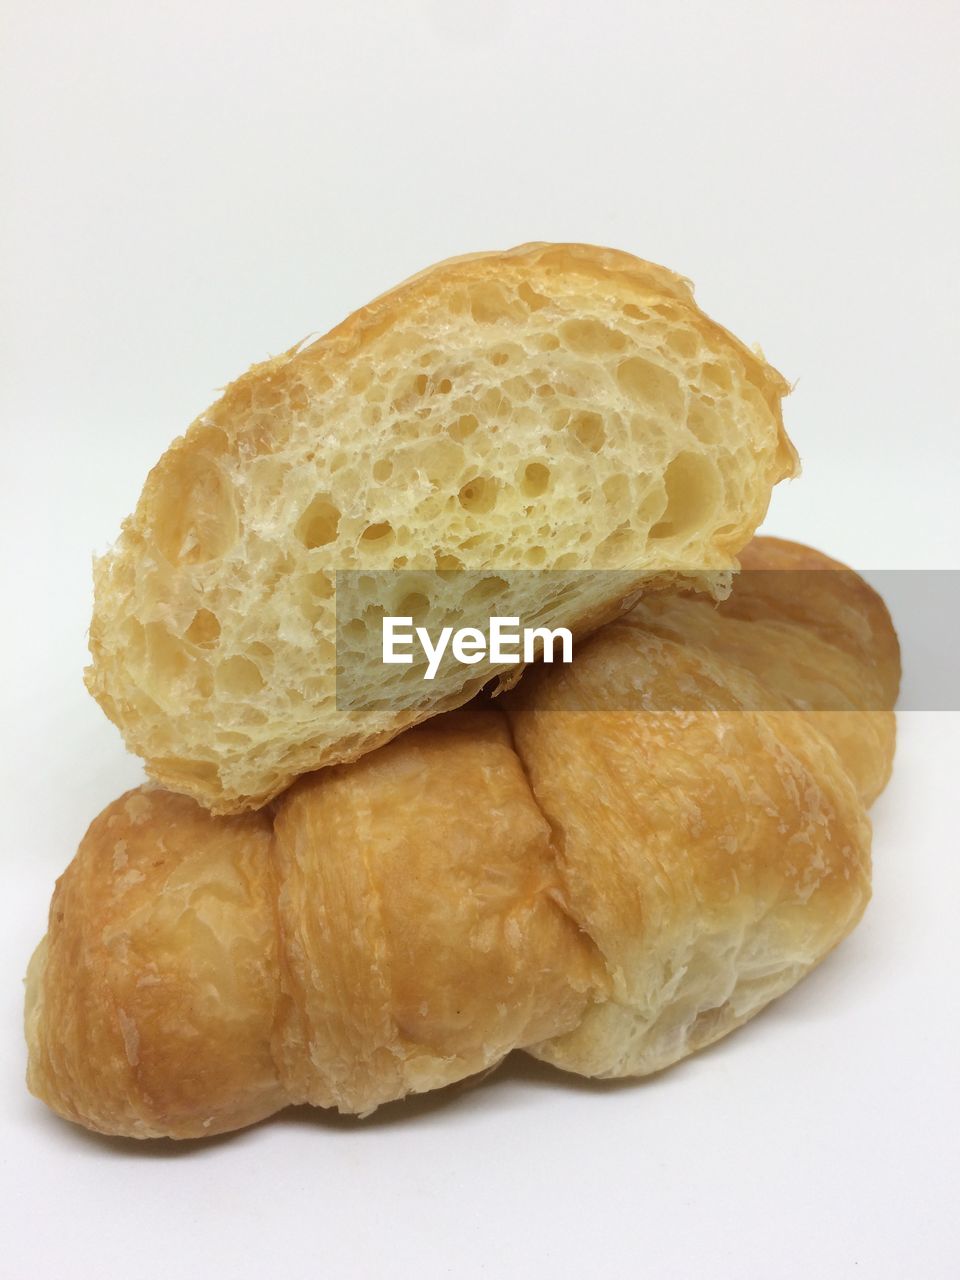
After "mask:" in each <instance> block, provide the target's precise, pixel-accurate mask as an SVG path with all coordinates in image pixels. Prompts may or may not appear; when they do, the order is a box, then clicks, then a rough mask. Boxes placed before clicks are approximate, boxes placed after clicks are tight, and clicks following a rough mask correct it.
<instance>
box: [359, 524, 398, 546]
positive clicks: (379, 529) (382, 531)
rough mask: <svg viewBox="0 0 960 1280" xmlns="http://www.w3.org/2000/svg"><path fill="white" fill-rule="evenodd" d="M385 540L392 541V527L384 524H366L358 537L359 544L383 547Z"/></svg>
mask: <svg viewBox="0 0 960 1280" xmlns="http://www.w3.org/2000/svg"><path fill="white" fill-rule="evenodd" d="M387 540H389V541H391V542H392V541H393V525H392V524H386V523H383V522H381V523H379V524H368V525H367V527H366V528H365V529H364V531H363V533H361V535H360V541H361V542H367V543H370V542H377V543H379V544H380V545H381V546H383V545H384V544H385V543H386V542H387Z"/></svg>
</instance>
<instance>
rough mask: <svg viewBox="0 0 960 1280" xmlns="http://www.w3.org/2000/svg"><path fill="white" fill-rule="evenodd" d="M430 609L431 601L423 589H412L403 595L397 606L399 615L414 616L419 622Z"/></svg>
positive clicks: (401, 616)
mask: <svg viewBox="0 0 960 1280" xmlns="http://www.w3.org/2000/svg"><path fill="white" fill-rule="evenodd" d="M429 610H430V601H429V600H428V598H427V597H426V596H425V595H424V594H423V592H422V591H411V592H408V594H407V595H405V596H404V597H403V599H402V600H401V601H400V604H399V605H398V607H397V617H399V618H413V620H414V622H418V621H419V620H420V619H421V618H425V617H426V615H427V613H428V612H429Z"/></svg>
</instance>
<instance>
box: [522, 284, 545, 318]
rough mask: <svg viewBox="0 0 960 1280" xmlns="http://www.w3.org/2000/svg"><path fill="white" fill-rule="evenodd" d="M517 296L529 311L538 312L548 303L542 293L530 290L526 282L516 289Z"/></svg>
mask: <svg viewBox="0 0 960 1280" xmlns="http://www.w3.org/2000/svg"><path fill="white" fill-rule="evenodd" d="M517 296H518V297H519V298H520V300H521V301H522V302H524V303H525V304H526V305H527V306H528V307H529V308H530V310H531V311H539V310H540V308H541V307H545V306H546V305H547V301H548V299H547V298H545V297H544V295H543V294H542V293H537V291H536V289H531V288H530V286H529V285H528V284H527V282H526V281H524V282H523V284H521V285H520V287H519V288H518V289H517Z"/></svg>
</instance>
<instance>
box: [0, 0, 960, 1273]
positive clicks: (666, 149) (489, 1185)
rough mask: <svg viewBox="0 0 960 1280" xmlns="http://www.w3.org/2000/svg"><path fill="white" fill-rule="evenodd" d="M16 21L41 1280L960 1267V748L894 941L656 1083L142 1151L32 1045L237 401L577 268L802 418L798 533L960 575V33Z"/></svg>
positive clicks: (891, 927) (26, 1118) (14, 660)
mask: <svg viewBox="0 0 960 1280" xmlns="http://www.w3.org/2000/svg"><path fill="white" fill-rule="evenodd" d="M3 12H4V28H5V30H4V34H3V36H2V41H0V49H2V52H0V58H2V67H0V72H2V75H0V85H2V89H0V92H2V127H3V141H2V146H3V151H2V166H3V167H2V174H0V183H2V190H3V196H2V208H0V217H2V220H3V221H2V240H0V245H2V254H3V280H2V299H0V305H2V333H0V379H2V396H3V405H2V410H3V416H2V431H3V441H2V451H0V466H2V473H0V503H2V507H0V519H2V531H3V543H2V552H3V554H2V573H3V583H2V591H0V599H2V601H3V609H4V615H3V624H4V625H3V632H2V644H3V654H2V668H0V669H2V672H3V689H2V700H3V701H2V709H0V713H2V734H3V739H2V762H0V763H2V768H0V786H2V789H3V796H2V801H3V809H2V812H3V814H4V818H5V827H4V835H3V848H2V855H0V856H2V859H3V864H2V874H3V887H2V891H0V903H2V913H3V919H2V925H0V946H2V955H0V1077H2V1078H0V1113H2V1124H3V1130H2V1135H0V1183H2V1187H0V1214H2V1215H3V1216H4V1217H5V1220H6V1225H5V1228H4V1230H3V1235H2V1241H0V1249H2V1251H3V1254H4V1255H5V1262H6V1265H7V1267H8V1269H9V1274H11V1275H15V1276H17V1277H20V1276H24V1277H31V1280H32V1278H37V1280H46V1277H51V1278H52V1277H58V1278H59V1277H62V1276H64V1275H71V1276H79V1277H81V1278H84V1277H87V1276H98V1277H99V1276H114V1275H134V1276H137V1277H160V1276H164V1277H166V1276H177V1277H188V1278H192V1277H201V1276H204V1277H211V1278H212V1280H217V1278H219V1277H231V1278H233V1277H237V1278H239V1280H242V1278H245V1277H253V1276H261V1275H268V1274H276V1275H279V1276H289V1277H301V1276H303V1277H307V1276H310V1277H313V1276H337V1277H339V1276H385V1275H390V1276H408V1275H409V1276H412V1275H417V1276H435V1275H436V1276H443V1275H451V1276H457V1277H471V1276H475V1275H477V1276H479V1275H485V1276H500V1275H516V1274H525V1275H528V1276H534V1277H539V1276H547V1275H549V1276H551V1277H556V1276H567V1275H570V1276H573V1275H585V1276H604V1275H612V1276H618V1275H626V1274H629V1275H643V1276H650V1277H674V1276H676V1277H684V1278H685V1280H686V1278H688V1277H711V1278H713V1277H720V1278H724V1277H731V1278H732V1277H736V1278H738V1280H741V1278H743V1277H761V1276H762V1277H764V1278H765V1280H769V1278H773V1280H779V1278H781V1277H784V1278H786V1277H798V1278H799V1277H803V1278H804V1280H809V1277H811V1276H816V1277H834V1276H836V1277H846V1276H855V1275H856V1276H864V1277H871V1278H877V1277H880V1278H885V1277H891V1278H893V1277H905V1278H906V1277H910V1278H911V1280H912V1278H913V1277H925V1278H933V1280H938V1278H939V1277H946V1276H953V1275H955V1274H958V1270H957V1268H958V1266H960V1260H958V1252H960V1248H958V1237H957V1226H956V1220H957V1211H956V1187H957V1180H958V1175H960V1167H958V1154H957V1148H958V1143H957V1141H956V1134H957V1128H956V1125H957V1119H958V1116H957V1102H956V1097H957V1090H956V1085H957V1083H958V1080H957V1068H958V1057H960V1055H958V1032H957V1023H958V1017H957V997H956V992H957V979H958V976H960V975H958V972H957V959H956V955H957V953H956V942H955V938H956V907H955V903H956V900H957V895H958V893H960V877H958V869H957V865H958V859H957V852H958V851H957V847H956V845H957V841H956V819H955V794H956V788H957V776H958V770H960V750H958V739H960V733H958V721H960V717H958V716H957V715H956V714H954V715H950V714H948V713H946V712H941V713H931V714H926V715H921V714H920V713H916V712H908V713H906V714H904V715H903V716H902V717H901V741H900V753H899V759H898V764H897V772H896V775H895V778H894V781H893V783H892V785H891V787H890V788H889V790H888V792H887V793H886V795H885V796H884V797H883V798H882V800H881V801H880V803H879V804H878V805H877V807H876V810H875V824H876V840H875V859H876V897H875V901H874V903H873V905H872V907H871V909H870V911H869V913H868V915H867V918H866V920H865V922H864V924H863V926H862V927H861V928H860V930H859V931H858V932H857V934H856V935H855V936H854V937H853V938H852V939H851V940H850V941H849V942H848V943H847V944H846V945H845V946H844V947H842V948H841V949H840V951H839V952H838V953H836V954H835V955H834V956H833V957H832V958H831V959H830V960H829V961H828V962H827V963H826V964H825V965H824V966H823V967H822V969H820V970H819V971H818V972H817V973H816V974H815V975H814V976H813V977H812V978H811V979H809V980H808V981H807V982H806V983H805V984H804V985H803V986H801V987H800V988H799V989H797V990H796V991H795V992H794V993H792V994H791V995H790V996H788V997H786V998H785V999H783V1000H782V1001H781V1002H780V1003H779V1004H778V1005H777V1006H776V1007H774V1008H773V1009H771V1010H769V1011H768V1012H767V1013H766V1014H764V1015H762V1016H761V1017H760V1018H759V1019H757V1020H756V1022H755V1023H753V1024H751V1026H749V1027H747V1028H745V1029H744V1030H743V1031H741V1032H739V1033H738V1034H737V1035H735V1036H733V1037H731V1038H730V1039H729V1040H728V1041H725V1042H723V1043H722V1044H721V1045H719V1046H718V1047H716V1048H715V1049H713V1050H710V1051H708V1052H707V1053H705V1054H703V1055H701V1056H700V1057H699V1058H697V1059H695V1060H692V1061H689V1062H687V1063H686V1064H684V1065H681V1066H680V1067H678V1068H676V1069H674V1070H673V1071H671V1072H668V1073H666V1074H665V1075H663V1076H662V1077H660V1078H657V1079H654V1080H652V1081H649V1082H647V1083H643V1084H630V1085H621V1086H608V1087H604V1086H597V1085H589V1084H585V1083H579V1084H578V1083H577V1082H576V1081H572V1080H570V1079H567V1078H564V1077H561V1076H559V1075H554V1074H551V1073H549V1072H547V1071H546V1070H541V1069H540V1068H536V1067H534V1066H525V1065H524V1064H523V1063H522V1062H517V1063H516V1064H513V1063H511V1064H508V1065H507V1066H506V1068H505V1069H504V1070H503V1071H502V1072H501V1073H500V1075H499V1076H498V1077H494V1078H493V1079H491V1080H489V1081H488V1082H486V1083H485V1084H482V1085H480V1086H479V1087H477V1088H475V1089H469V1090H460V1091H455V1092H454V1093H452V1094H444V1095H441V1096H438V1097H436V1098H428V1099H425V1100H422V1101H414V1102H411V1103H408V1104H401V1105H397V1106H393V1107H390V1108H387V1109H386V1110H385V1111H384V1112H383V1113H381V1117H382V1118H381V1117H377V1118H375V1119H373V1120H372V1121H367V1122H365V1123H358V1122H354V1121H341V1120H337V1119H330V1118H327V1117H325V1116H323V1115H321V1114H305V1113H303V1112H296V1113H290V1114H288V1115H286V1116H284V1117H282V1118H279V1119H277V1120H275V1121H273V1122H269V1123H266V1124H264V1125H261V1126H259V1127H257V1128H256V1129H253V1130H251V1131H248V1132H246V1133H243V1134H240V1135H238V1136H235V1137H232V1138H227V1139H221V1140H214V1141H210V1142H207V1143H205V1144H197V1145H193V1146H190V1145H187V1146H175V1145H173V1144H163V1143H159V1144H148V1145H147V1146H145V1147H144V1146H137V1145H135V1144H132V1143H125V1142H121V1141H111V1140H104V1139H98V1138H95V1137H93V1136H90V1135H87V1134H86V1133H84V1132H83V1131H81V1130H79V1129H73V1128H71V1127H70V1126H68V1125H66V1124H64V1123H62V1122H60V1121H58V1120H57V1119H56V1118H55V1117H53V1116H52V1115H49V1114H48V1113H47V1112H46V1111H45V1110H44V1108H43V1107H42V1106H41V1105H40V1104H39V1103H37V1102H35V1101H34V1100H33V1099H31V1098H30V1097H29V1096H28V1095H27V1093H26V1091H25V1089H24V1087H23V1083H22V1077H23V1070H24V1049H23V1045H22V1039H21V1033H20V1028H19V1019H20V1006H21V1000H22V990H21V985H20V978H21V975H22V973H23V970H24V968H25V965H26V961H27V958H28V955H29V952H30V950H31V948H32V946H33V944H34V943H35V942H36V940H37V939H38V938H39V936H40V934H41V932H42V930H43V927H44V921H45V916H46V907H47V902H48V899H49V894H50V890H51V888H52V884H53V880H54V878H55V876H56V875H57V874H58V873H59V871H60V870H61V869H62V868H63V866H64V865H65V864H66V862H67V861H68V860H69V858H70V857H71V855H72V853H73V850H74V849H75V847H76V844H77V841H78V839H79V837H80V836H81V834H82V832H83V830H84V828H85V826H86V824H87V822H88V821H89V820H90V818H92V816H93V815H94V814H95V813H96V812H97V810H98V809H99V808H100V807H101V806H102V805H103V804H105V803H106V802H107V801H108V800H110V799H112V798H113V796H114V795H116V794H117V793H118V792H119V791H120V790H121V789H123V788H124V787H126V786H129V785H133V784H135V783H136V782H137V781H138V779H139V778H140V776H141V774H140V769H139V765H138V764H137V762H136V761H134V760H132V759H131V758H129V757H127V756H125V755H124V753H123V749H122V747H121V744H120V740H119V736H118V734H117V733H116V731H115V730H114V729H113V728H112V726H110V725H109V724H108V723H107V722H106V720H105V719H104V717H103V716H102V715H101V713H100V711H99V710H98V708H97V707H96V706H95V705H94V703H93V702H92V701H91V700H90V699H89V698H88V697H87V696H86V694H85V693H84V691H83V688H82V684H81V679H80V672H81V668H82V666H83V664H84V660H85V629H86V625H87V621H88V617H89V608H90V557H91V553H92V552H94V551H99V550H102V549H103V548H104V547H105V546H106V545H107V544H108V542H109V541H110V540H111V539H112V537H113V536H114V535H115V533H116V531H117V528H118V525H119V521H120V519H121V517H122V516H123V515H124V514H126V513H127V511H129V510H130V509H131V508H132V506H133V504H134V502H135V500H136V496H137V493H138V491H139V488H140V485H141V483H142V479H143V476H144V474H145V471H146V469H147V467H148V466H149V465H150V464H152V462H153V461H154V460H155V459H156V458H157V456H158V455H159V454H160V453H161V452H162V450H163V449H164V448H165V446H166V445H167V443H168V441H169V439H170V438H171V437H172V436H173V435H174V434H176V433H179V432H180V431H181V430H182V429H183V428H184V427H185V426H186V424H187V423H188V422H189V421H190V420H191V418H192V417H193V416H194V415H195V414H196V413H197V412H198V411H199V410H201V409H202V408H203V407H204V406H205V405H206V404H207V403H209V401H210V400H211V399H212V398H213V396H214V392H215V388H217V387H218V386H221V385H223V384H224V383H226V382H227V381H229V380H230V379H231V378H232V377H233V376H235V375H236V374H238V373H239V372H241V371H242V370H243V369H244V368H245V367H246V366H247V365H248V364H249V363H250V362H252V361H253V360H256V359H260V358H262V357H263V356H265V355H267V354H269V353H276V352H278V351H280V350H282V349H285V348H286V347H288V346H290V345H291V344H292V343H293V342H294V341H296V340H297V339H299V338H301V337H303V336H304V335H305V334H307V333H309V332H311V331H323V330H324V329H326V328H327V327H329V326H330V325H331V324H333V323H334V322H336V321H337V320H339V319H340V318H342V316H344V315H345V314H346V313H347V312H348V311H350V310H352V309H353V308H354V307H356V306H358V305H360V304H362V303H363V302H365V301H366V300H368V299H369V298H370V297H372V296H373V295H375V294H376V293H379V292H380V291H381V290H383V289H384V288H386V287H388V286H389V285H391V284H392V283H394V282H396V281H397V280H399V279H400V278H402V277H404V276H406V275H407V274H409V273H410V272H412V271H414V270H416V269H418V268H420V267H422V266H424V265H426V264H428V263H430V262H432V261H435V260H437V259H440V258H443V257H445V256H447V255H450V254H454V253H462V252H465V251H469V250H475V249H485V248H492V247H497V246H507V245H510V244H514V243H517V242H519V241H523V240H528V239H578V240H587V241H593V242H599V243H607V244H611V245H615V246H617V247H620V248H624V249H628V250H631V251H633V252H635V253H637V254H639V255H640V256H643V257H647V258H651V259H653V260H654V261H659V262H663V263H665V264H666V265H668V266H671V267H673V268H674V269H676V270H678V271H681V272H683V273H684V274H686V275H689V276H690V277H691V278H692V279H693V280H694V281H695V282H696V284H697V288H698V297H699V299H700V301H701V303H702V304H703V305H704V307H705V308H706V309H707V310H708V311H710V312H711V313H712V314H714V315H715V316H716V317H717V318H718V319H719V320H720V321H721V322H723V323H725V324H727V325H728V326H729V327H731V328H732V329H733V330H734V331H735V332H737V333H738V334H739V335H741V336H742V337H743V338H744V339H745V340H747V341H759V342H760V343H761V344H762V345H763V347H764V349H765V351H766V354H767V356H768V358H770V359H771V360H772V362H773V363H774V364H776V365H777V366H778V367H779V368H780V369H781V370H782V371H783V372H784V374H786V375H787V377H789V378H790V379H791V380H796V383H797V386H796V391H795V393H794V395H793V396H792V397H791V398H790V401H789V403H788V405H787V419H788V426H789V428H790V431H791V433H792V435H793V438H794V439H795V441H796V443H797V445H798V447H799V449H800V452H801V454H802V455H803V459H804V466H805V474H804V477H803V478H802V479H801V480H800V481H797V482H795V483H793V484H791V485H789V486H783V487H782V491H780V492H778V493H777V494H776V495H775V498H774V504H773V507H772V510H771V515H770V519H769V521H768V525H767V528H768V529H769V530H770V531H774V532H778V533H781V534H785V535H787V536H796V537H799V538H802V539H804V540H806V541H808V542H811V543H813V544H815V545H818V546H821V547H822V548H824V549H826V550H828V551H830V552H831V553H832V554H834V555H836V556H839V557H841V558H843V559H845V560H847V561H848V562H850V563H853V564H854V565H856V566H857V567H860V568H873V569H877V568H908V569H923V568H933V567H938V568H957V567H958V548H960V520H958V501H957V496H956V487H957V477H958V463H960V450H958V445H957V427H958V421H957V418H958V415H957V408H956V402H957V389H956V376H957V347H958V338H960V333H958V324H957V319H956V312H957V286H958V282H960V281H958V274H960V273H958V269H957V267H958V262H957V257H958V251H957V244H958V226H960V200H958V164H957V156H958V146H960V130H958V110H957V94H958V91H957V84H956V68H957V49H958V39H960V23H958V16H957V15H958V12H960V10H958V9H957V6H956V5H955V4H953V3H950V2H949V0H944V2H943V3H937V2H936V0H912V3H910V4H906V3H897V2H891V0H872V2H871V0H863V2H862V3H853V2H851V0H832V2H831V3H816V2H814V3H804V4H784V3H780V4H773V3H769V4H765V3H745V2H742V0H741V2H740V3H719V2H711V3H702V4H693V3H673V4H668V3H663V4H623V5H617V4H610V3H602V2H599V0H591V2H590V3H587V2H586V0H584V2H583V3H578V4H569V3H561V2H559V0H558V2H555V3H552V4H547V3H527V4H522V3H516V4H508V3H504V2H502V0H486V3H482V4H478V3H463V2H462V0H438V2H436V3H426V2H425V3H403V2H402V0H398V2H395V3H392V4H382V5H374V4H370V3H350V2H349V0H342V3H338V4H330V3H325V2H324V0H311V2H309V3H307V2H303V3H284V2H283V0H275V2H274V3H269V4H268V3H254V4H250V3H244V2H243V0H232V2H231V3H227V2H226V0H218V2H217V3H204V2H203V0H190V2H189V3H182V2H181V0H173V2H167V3H163V4H156V5H149V4H138V3H129V2H128V0H118V2H117V3H103V2H93V3H91V2H89V0H70V3H67V0H44V2H43V3H26V2H22V0H18V2H17V3H9V2H8V3H5V4H4V5H3ZM947 642H949V643H950V644H951V645H953V646H954V647H955V646H956V637H955V636H954V637H948V638H947ZM906 658H907V662H908V663H909V660H910V655H909V653H907V655H906Z"/></svg>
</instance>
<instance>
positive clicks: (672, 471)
mask: <svg viewBox="0 0 960 1280" xmlns="http://www.w3.org/2000/svg"><path fill="white" fill-rule="evenodd" d="M663 483H664V487H665V489H666V492H667V505H666V507H665V508H664V511H663V515H662V516H661V518H660V520H659V521H658V522H657V523H656V524H655V525H654V526H653V528H652V529H651V530H650V537H651V538H678V537H681V536H682V535H684V534H688V533H690V532H692V531H693V530H694V529H695V528H696V527H697V526H698V525H700V524H702V523H704V522H705V521H707V520H708V519H709V517H710V515H711V514H712V513H713V511H714V509H715V508H716V505H717V501H718V499H719V496H720V477H719V475H718V474H717V469H716V467H715V466H714V465H713V463H712V462H711V461H710V459H709V458H704V457H703V456H702V455H700V454H698V453H678V454H677V456H676V457H675V458H674V460H673V461H672V462H671V463H670V465H669V466H668V467H667V469H666V471H665V473H664V477H663Z"/></svg>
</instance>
